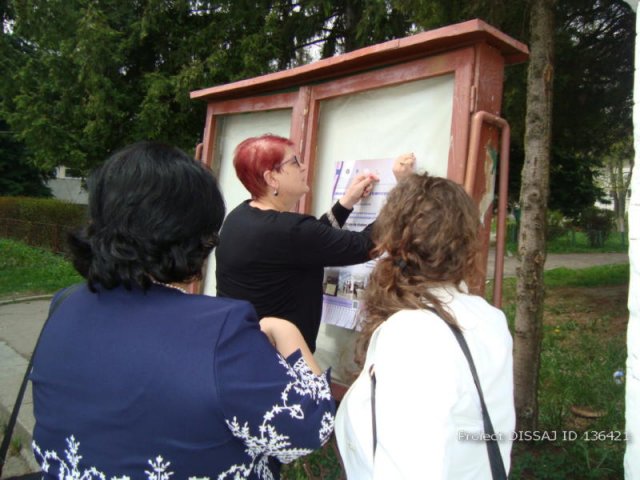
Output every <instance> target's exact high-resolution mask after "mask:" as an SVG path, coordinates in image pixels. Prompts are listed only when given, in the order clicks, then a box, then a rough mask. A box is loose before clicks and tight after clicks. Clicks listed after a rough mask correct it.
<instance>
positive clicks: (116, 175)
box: [69, 141, 225, 291]
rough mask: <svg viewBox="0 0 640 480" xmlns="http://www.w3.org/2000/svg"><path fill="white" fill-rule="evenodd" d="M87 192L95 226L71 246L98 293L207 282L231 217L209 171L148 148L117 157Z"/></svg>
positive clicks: (158, 146) (148, 144)
mask: <svg viewBox="0 0 640 480" xmlns="http://www.w3.org/2000/svg"><path fill="white" fill-rule="evenodd" d="M87 185H88V190H89V223H88V225H87V226H86V227H85V228H83V229H82V230H81V231H80V232H77V233H72V234H71V235H69V245H70V247H71V254H72V258H73V264H74V266H75V268H76V270H78V272H79V273H80V274H81V275H82V276H83V277H85V278H86V279H87V282H88V284H89V287H90V288H91V290H92V291H95V290H96V289H95V286H96V284H100V285H101V286H103V287H104V288H106V289H112V288H115V287H117V286H119V285H123V286H124V287H126V288H127V289H131V288H132V287H133V286H136V285H137V286H139V287H141V288H143V289H145V290H146V289H147V288H149V286H150V284H151V278H153V279H154V280H156V281H158V282H163V283H169V282H185V281H190V280H194V279H198V278H201V275H202V266H203V264H204V261H205V259H206V258H207V256H208V255H209V253H210V252H211V250H213V248H214V247H215V246H216V245H217V243H218V231H219V230H220V226H221V225H222V220H223V219H224V213H225V206H224V200H223V198H222V194H221V193H220V190H219V189H218V185H217V182H216V179H215V178H214V176H213V174H212V173H211V172H210V171H209V170H207V169H206V167H204V166H203V165H202V164H201V163H199V162H197V161H196V160H194V159H193V158H191V157H190V156H189V155H187V154H186V153H185V152H183V151H182V150H180V149H178V148H175V147H172V146H169V145H165V144H162V143H159V142H153V141H143V142H138V143H134V144H132V145H129V146H127V147H125V148H123V149H122V150H119V151H118V152H116V153H114V154H113V155H112V156H111V157H110V158H109V159H108V160H107V161H106V162H105V163H104V164H103V165H102V166H101V167H100V168H98V169H97V170H96V171H95V172H93V173H92V174H91V176H90V177H89V179H88V181H87Z"/></svg>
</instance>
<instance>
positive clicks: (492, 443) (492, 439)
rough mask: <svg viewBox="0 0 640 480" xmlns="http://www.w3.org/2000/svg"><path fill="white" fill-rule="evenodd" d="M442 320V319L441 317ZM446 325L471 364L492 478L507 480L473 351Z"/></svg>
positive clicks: (373, 377) (373, 386) (373, 410)
mask: <svg viewBox="0 0 640 480" xmlns="http://www.w3.org/2000/svg"><path fill="white" fill-rule="evenodd" d="M427 310H429V311H431V312H433V313H434V314H435V315H437V316H438V317H440V314H438V312H437V311H436V310H435V309H433V308H430V307H427ZM440 318H441V319H442V317H440ZM442 321H443V322H444V323H446V324H447V326H448V327H449V328H450V329H451V331H452V332H453V335H454V336H455V337H456V340H457V341H458V344H459V345H460V348H461V349H462V353H464V356H465V357H466V359H467V362H468V363H469V369H470V370H471V375H472V376H473V383H474V384H475V385H476V390H477V391H478V396H479V397H480V406H481V408H482V422H483V424H484V432H485V434H487V436H488V438H487V440H486V445H487V452H488V454H489V464H490V465H491V477H492V478H493V480H506V478H507V472H506V470H505V468H504V463H503V461H502V455H501V454H500V448H499V447H498V442H497V439H496V435H495V432H494V430H493V424H492V423H491V417H489V411H488V410H487V405H486V403H485V402H484V395H483V394H482V388H481V387H480V380H479V379H478V372H477V371H476V366H475V363H474V362H473V357H472V356H471V351H470V350H469V345H467V341H466V340H465V338H464V335H462V332H461V331H460V330H458V329H457V328H456V327H454V326H453V325H451V324H450V323H449V322H446V321H445V320H444V319H442ZM374 367H375V366H374V365H373V364H372V365H371V366H370V367H369V376H370V377H371V421H372V428H373V456H374V457H375V455H376V446H377V444H378V439H377V431H376V404H375V401H376V397H375V389H376V373H375V368H374Z"/></svg>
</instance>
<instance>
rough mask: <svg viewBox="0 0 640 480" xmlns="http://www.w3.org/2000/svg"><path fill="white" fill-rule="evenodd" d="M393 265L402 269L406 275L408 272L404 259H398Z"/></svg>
mask: <svg viewBox="0 0 640 480" xmlns="http://www.w3.org/2000/svg"><path fill="white" fill-rule="evenodd" d="M393 263H394V265H395V266H396V267H398V268H399V269H400V271H401V272H402V273H405V272H406V271H407V262H405V261H404V260H403V259H402V258H397V259H396V260H395V261H394V262H393Z"/></svg>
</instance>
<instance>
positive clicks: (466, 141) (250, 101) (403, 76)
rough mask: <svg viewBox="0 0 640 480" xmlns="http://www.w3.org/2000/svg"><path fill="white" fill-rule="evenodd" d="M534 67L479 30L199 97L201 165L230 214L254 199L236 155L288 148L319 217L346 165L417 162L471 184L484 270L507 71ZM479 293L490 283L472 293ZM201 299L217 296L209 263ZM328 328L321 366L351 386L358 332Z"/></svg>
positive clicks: (437, 33)
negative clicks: (265, 144) (248, 145)
mask: <svg viewBox="0 0 640 480" xmlns="http://www.w3.org/2000/svg"><path fill="white" fill-rule="evenodd" d="M527 56H528V50H527V48H526V46H525V45H523V44H521V43H519V42H518V41H516V40H514V39H512V38H510V37H508V36H507V35H505V34H503V33H502V32H500V31H498V30H497V29H495V28H493V27H491V26H490V25H488V24H486V23H484V22H482V21H480V20H471V21H468V22H464V23H460V24H456V25H451V26H447V27H443V28H440V29H437V30H432V31H428V32H423V33H420V34H417V35H413V36H410V37H406V38H402V39H399V40H392V41H389V42H385V43H382V44H378V45H374V46H371V47H367V48H363V49H360V50H356V51H353V52H350V53H347V54H344V55H340V56H336V57H332V58H328V59H324V60H319V61H317V62H314V63H311V64H308V65H304V66H301V67H297V68H293V69H290V70H286V71H281V72H277V73H272V74H268V75H264V76H261V77H256V78H252V79H247V80H242V81H239V82H235V83H230V84H226V85H220V86H215V87H211V88H207V89H204V90H198V91H194V92H192V93H191V98H192V99H195V100H201V101H205V102H207V114H206V121H205V127H204V137H203V141H202V145H201V147H200V148H198V156H199V158H200V160H201V161H202V162H203V163H205V164H206V165H208V166H209V167H210V168H211V169H212V170H213V172H214V173H215V174H216V176H217V177H218V179H219V183H220V187H221V189H222V192H223V195H224V198H225V201H226V205H227V211H231V210H232V209H233V208H235V207H236V206H237V205H238V204H239V203H240V202H242V201H244V200H246V199H247V198H248V197H249V195H248V193H247V192H246V190H245V189H244V187H243V186H242V185H241V184H240V182H239V181H238V180H237V178H236V176H235V171H234V169H233V165H232V153H233V150H234V148H235V147H236V145H237V144H238V143H240V142H241V141H242V140H244V139H245V138H247V137H250V136H257V135H262V134H264V133H273V134H277V135H281V136H284V137H288V138H290V139H291V140H292V141H293V142H294V143H295V145H296V148H297V149H298V150H299V152H300V155H301V156H302V158H303V160H304V163H306V164H307V165H309V169H308V179H307V180H308V183H309V185H310V186H311V192H310V193H308V194H307V195H305V197H303V199H302V200H301V201H300V202H299V204H298V207H297V209H298V211H300V212H304V213H311V214H313V215H315V216H317V217H318V216H320V215H322V214H323V213H324V212H326V211H327V210H328V209H329V208H330V207H331V205H332V195H333V194H334V193H335V192H334V186H335V185H334V182H335V179H336V168H337V165H339V162H355V161H361V160H367V159H392V158H394V157H396V156H397V155H399V154H401V153H404V152H413V153H415V155H416V158H417V170H418V171H428V172H429V173H430V174H432V175H439V176H444V177H448V178H450V179H452V180H454V181H457V182H458V183H460V184H463V185H465V188H466V189H467V191H468V192H469V193H470V194H471V196H472V197H473V199H474V200H475V201H476V203H477V205H478V208H479V213H480V215H481V218H482V219H483V221H484V223H483V225H484V227H483V229H482V232H481V235H482V238H483V241H484V247H485V248H484V258H485V262H484V264H485V267H486V260H487V256H488V255H487V252H488V245H489V231H490V228H489V226H490V222H491V216H492V213H493V204H494V191H495V188H494V184H495V181H496V171H497V164H498V163H499V161H500V160H502V159H499V155H498V152H501V146H502V147H503V146H504V145H501V144H504V143H505V140H506V143H507V144H508V129H506V130H505V128H504V125H506V122H504V121H503V120H502V119H501V118H500V109H501V100H502V87H503V78H504V68H505V66H506V65H508V64H511V63H516V62H522V61H525V60H526V58H527ZM505 131H506V132H507V135H506V136H505V135H502V137H501V136H500V133H501V132H502V133H504V132H505ZM507 146H508V145H507ZM504 151H505V150H504V148H503V149H502V152H504ZM506 151H507V152H508V149H507V150H506ZM502 152H501V153H502ZM501 173H502V172H501ZM503 176H504V175H503ZM505 185H506V183H505ZM505 193H506V192H505ZM505 196H506V195H505ZM504 213H506V212H504ZM503 220H504V219H503ZM483 285H484V277H482V279H479V281H478V282H477V285H475V286H474V289H475V291H476V292H478V293H480V292H481V291H482V288H483ZM342 286H343V287H344V285H342ZM349 288H355V287H354V286H353V284H351V283H349ZM200 289H201V290H202V292H203V293H205V294H209V295H215V259H214V256H213V255H212V256H211V257H210V259H209V262H208V264H207V271H206V274H205V278H204V281H203V283H202V285H201V286H200ZM331 323H336V322H328V323H324V322H323V324H322V326H321V329H320V334H319V337H318V341H317V351H316V358H317V359H318V361H319V362H320V363H321V364H322V365H323V366H325V367H326V366H329V365H331V366H332V367H333V377H334V378H335V379H337V380H338V381H340V380H345V381H346V379H347V378H348V370H349V368H350V366H351V359H352V356H353V341H354V338H355V332H354V331H353V330H352V329H349V328H344V327H340V326H337V325H335V324H331Z"/></svg>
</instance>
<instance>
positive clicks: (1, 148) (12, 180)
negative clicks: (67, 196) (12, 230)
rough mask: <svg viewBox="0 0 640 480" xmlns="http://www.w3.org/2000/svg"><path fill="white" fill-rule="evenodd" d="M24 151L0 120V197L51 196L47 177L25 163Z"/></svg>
mask: <svg viewBox="0 0 640 480" xmlns="http://www.w3.org/2000/svg"><path fill="white" fill-rule="evenodd" d="M24 151H25V148H24V145H23V144H22V143H20V142H18V141H16V140H15V139H14V138H13V135H12V134H11V132H10V131H9V127H8V126H7V124H6V123H5V122H4V121H2V120H1V119H0V196H2V195H9V196H11V195H22V196H29V197H49V196H51V191H50V190H49V187H47V186H46V184H45V180H46V178H47V175H46V174H44V173H43V172H42V171H40V170H39V169H38V168H36V167H34V166H33V165H32V164H30V163H27V161H26V156H25V154H24Z"/></svg>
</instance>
